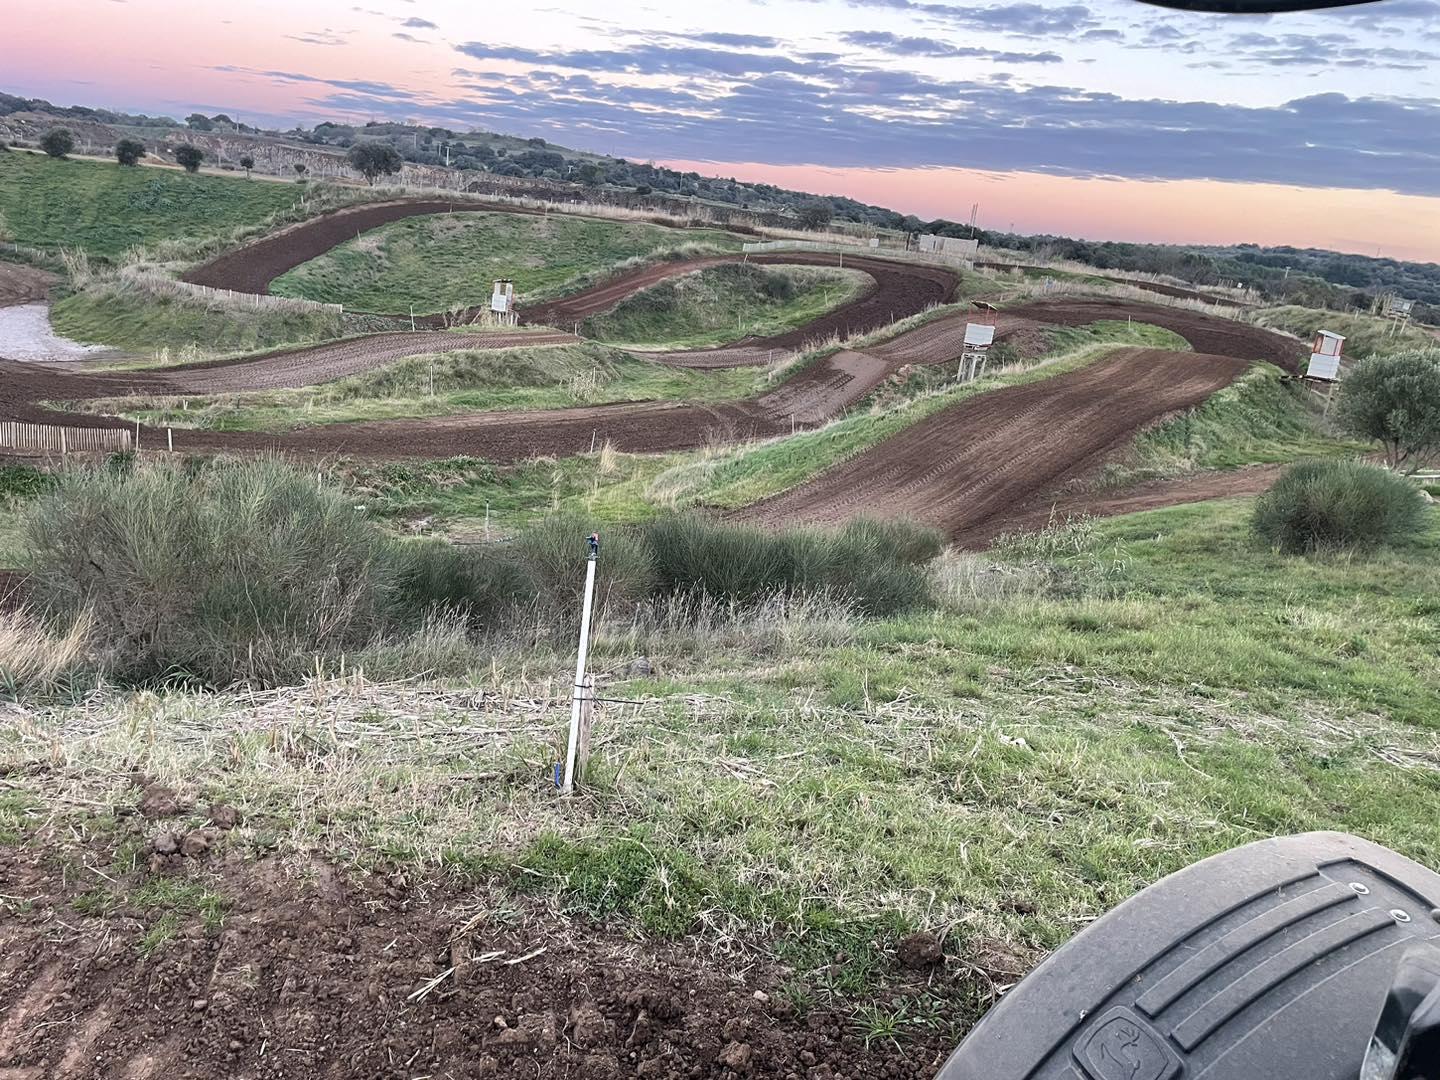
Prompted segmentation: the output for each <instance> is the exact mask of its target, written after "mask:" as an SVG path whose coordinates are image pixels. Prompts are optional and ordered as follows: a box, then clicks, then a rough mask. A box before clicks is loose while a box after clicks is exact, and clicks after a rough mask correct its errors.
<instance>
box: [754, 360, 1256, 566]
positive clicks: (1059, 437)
mask: <svg viewBox="0 0 1440 1080" xmlns="http://www.w3.org/2000/svg"><path fill="white" fill-rule="evenodd" d="M1248 367H1249V361H1248V360H1242V359H1237V358H1234V357H1228V356H1215V355H1208V354H1203V353H1180V352H1171V351H1167V350H1160V349H1125V350H1122V351H1120V352H1118V353H1117V354H1115V355H1113V356H1111V357H1109V358H1107V359H1105V360H1101V361H1098V362H1096V363H1094V364H1090V365H1087V366H1086V367H1083V368H1081V369H1079V370H1077V371H1072V372H1068V373H1066V374H1064V375H1057V376H1053V377H1051V378H1048V379H1042V380H1040V381H1038V382H1033V383H1028V384H1025V385H1021V386H1012V387H1007V388H1004V389H1000V390H993V391H990V392H989V393H984V394H979V395H977V396H975V397H973V398H970V399H968V400H966V401H963V402H960V403H958V404H956V405H953V406H951V407H950V408H947V409H945V410H943V411H941V412H939V413H936V414H935V415H933V416H931V417H928V418H927V419H925V420H922V421H920V422H919V423H917V424H914V425H912V426H911V427H908V428H906V429H905V430H904V431H902V432H900V433H899V434H897V435H895V436H894V437H892V438H890V439H887V440H885V441H884V442H882V443H880V444H879V445H878V446H876V447H874V448H872V449H871V450H869V451H866V452H864V453H861V454H858V455H856V456H855V457H852V458H850V459H849V460H848V461H845V462H843V463H841V464H840V465H837V466H835V467H833V468H831V469H829V470H827V471H826V472H824V473H822V474H821V475H820V476H818V477H816V478H815V479H814V480H811V481H809V482H808V483H805V484H802V485H800V486H799V487H796V488H792V489H791V490H789V491H787V492H784V493H782V494H780V495H777V496H774V497H772V498H770V499H767V500H764V501H763V502H760V503H757V504H756V505H755V506H753V507H749V508H747V509H746V510H744V511H741V512H740V513H739V514H738V515H736V516H737V517H739V518H741V519H744V520H748V521H754V522H757V523H760V524H765V525H779V524H788V523H793V522H806V523H813V524H821V525H831V524H838V523H840V522H843V521H845V520H848V519H850V518H852V517H856V516H858V515H860V514H862V513H863V514H871V515H878V516H881V517H888V518H904V519H908V520H914V521H921V522H925V523H927V524H931V525H935V526H937V527H939V528H942V529H944V530H945V532H946V533H947V534H949V536H950V537H951V538H952V539H954V540H957V541H963V540H965V539H967V538H969V537H972V536H974V535H977V534H982V533H985V532H986V531H987V529H990V530H993V531H991V532H990V535H993V532H994V531H999V527H998V523H997V521H996V520H995V519H997V518H998V519H1000V520H1001V521H1005V520H1008V517H1009V516H1010V515H1013V514H1015V513H1016V512H1017V510H1018V508H1021V507H1026V506H1027V505H1028V504H1030V503H1031V501H1032V500H1034V499H1035V498H1036V497H1037V495H1038V494H1039V493H1043V492H1045V491H1048V490H1053V489H1054V488H1056V487H1058V486H1059V485H1060V484H1063V483H1065V482H1066V481H1067V480H1071V479H1074V478H1075V477H1077V476H1079V475H1081V474H1084V473H1086V472H1088V471H1090V470H1091V469H1092V468H1093V467H1094V466H1095V465H1097V464H1098V462H1100V461H1101V460H1103V459H1104V458H1105V457H1106V456H1107V455H1108V454H1109V453H1110V452H1112V451H1114V450H1116V449H1119V448H1120V447H1121V446H1123V445H1124V444H1125V443H1126V442H1128V441H1129V439H1130V437H1131V436H1132V435H1133V433H1134V432H1136V431H1138V430H1140V429H1141V428H1143V427H1145V426H1146V425H1147V424H1150V423H1153V422H1154V421H1156V420H1158V419H1159V418H1160V417H1162V416H1164V415H1165V414H1167V413H1170V412H1174V411H1176V410H1179V409H1185V408H1188V407H1190V406H1192V405H1196V404H1199V403H1200V402H1202V401H1204V400H1205V399H1206V398H1208V397H1209V396H1210V395H1211V394H1213V393H1215V392H1216V391H1217V390H1220V389H1223V388H1224V387H1225V386H1228V385H1229V384H1230V383H1231V382H1233V381H1234V380H1235V379H1236V378H1238V377H1239V376H1240V375H1241V374H1243V373H1244V371H1245V370H1246V369H1247V368H1248Z"/></svg>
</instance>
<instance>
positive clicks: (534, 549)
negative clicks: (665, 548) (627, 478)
mask: <svg viewBox="0 0 1440 1080" xmlns="http://www.w3.org/2000/svg"><path fill="white" fill-rule="evenodd" d="M597 531H598V532H599V533H600V562H599V565H598V566H597V567H596V573H595V610H596V612H597V613H603V614H609V615H624V614H627V613H629V612H630V611H632V610H633V609H634V608H635V606H636V605H637V604H639V603H640V602H641V601H643V600H645V599H646V598H647V597H648V596H649V595H650V594H651V591H652V590H653V587H654V582H655V577H654V566H653V560H652V556H651V551H650V548H649V546H648V545H647V544H646V542H645V537H644V536H643V535H641V534H639V533H637V532H636V531H635V530H634V529H629V528H625V527H615V526H608V527H600V525H599V524H598V523H597V522H594V521H591V520H590V519H588V518H584V517H581V516H579V515H577V514H552V515H551V516H549V517H546V518H542V519H541V520H540V521H537V522H535V523H534V524H532V525H531V526H529V527H528V528H526V529H525V530H524V531H522V532H521V533H520V535H519V536H517V537H516V538H515V540H514V542H513V544H512V545H511V546H512V547H513V548H514V552H515V555H514V557H515V559H516V561H517V563H518V564H519V566H520V567H521V569H522V570H523V572H524V574H525V576H526V577H527V578H528V579H529V581H530V584H531V587H532V589H533V590H534V592H533V596H534V600H535V602H536V603H537V604H538V605H539V607H540V609H541V612H542V615H543V616H544V617H546V618H548V619H550V620H551V621H552V622H554V623H555V624H557V629H559V628H562V627H563V629H564V630H565V631H566V632H569V630H570V629H571V627H572V624H573V626H577V627H578V626H579V624H580V599H581V594H582V593H583V591H584V588H585V558H586V554H587V552H588V551H589V547H588V545H587V543H586V538H587V537H588V536H589V535H590V534H591V533H592V532H597Z"/></svg>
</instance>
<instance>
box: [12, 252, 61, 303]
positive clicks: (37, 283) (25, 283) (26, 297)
mask: <svg viewBox="0 0 1440 1080" xmlns="http://www.w3.org/2000/svg"><path fill="white" fill-rule="evenodd" d="M53 284H55V275H54V274H51V273H48V272H46V271H44V270H37V269H35V267H33V266H21V265H20V264H19V263H11V262H0V308H3V307H13V306H15V305H17V304H36V303H39V302H40V301H42V300H44V299H45V297H46V296H48V295H49V293H50V286H51V285H53Z"/></svg>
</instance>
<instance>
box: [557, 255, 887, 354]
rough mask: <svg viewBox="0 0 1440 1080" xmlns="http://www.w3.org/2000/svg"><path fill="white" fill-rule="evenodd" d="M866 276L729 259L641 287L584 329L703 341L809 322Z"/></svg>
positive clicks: (610, 335) (627, 337)
mask: <svg viewBox="0 0 1440 1080" xmlns="http://www.w3.org/2000/svg"><path fill="white" fill-rule="evenodd" d="M868 283H869V278H868V276H867V275H865V274H862V273H858V272H856V271H854V270H838V269H834V268H831V267H818V266H815V267H797V266H784V267H773V268H770V267H762V266H755V265H751V264H739V263H731V264H729V265H727V266H714V267H710V268H709V269H706V270H700V271H697V272H696V273H693V274H686V275H684V276H683V277H678V278H671V279H670V280H667V281H662V282H660V283H659V284H657V285H652V286H650V288H648V289H643V290H641V291H640V292H638V293H636V294H635V295H634V296H631V297H628V298H626V299H625V300H622V301H621V302H620V303H619V304H617V305H616V306H615V308H614V309H613V310H611V311H608V312H606V313H605V314H603V315H596V316H594V317H592V318H589V319H587V320H585V322H584V323H583V324H582V325H581V327H580V331H581V333H582V334H584V335H585V336H586V337H592V338H595V339H597V340H599V341H613V342H618V343H622V344H630V345H665V346H669V347H672V348H691V349H695V348H704V347H706V346H709V345H722V344H724V343H726V342H729V341H734V340H736V339H737V338H739V337H741V336H742V334H744V335H769V334H780V333H784V332H785V331H787V330H792V329H794V328H796V327H799V326H804V325H805V324H807V323H809V322H812V321H813V320H815V319H816V318H818V317H819V316H820V315H822V314H824V313H825V312H827V311H830V310H832V309H834V308H836V307H838V306H839V305H841V304H843V303H845V302H847V301H848V300H850V299H851V298H853V297H854V296H856V295H858V294H859V293H860V292H861V290H863V289H864V288H865V286H866V285H867V284H868Z"/></svg>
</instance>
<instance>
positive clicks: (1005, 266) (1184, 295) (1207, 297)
mask: <svg viewBox="0 0 1440 1080" xmlns="http://www.w3.org/2000/svg"><path fill="white" fill-rule="evenodd" d="M975 265H976V266H978V267H980V268H982V269H985V270H1006V271H1008V270H1021V271H1025V270H1043V269H1044V267H1043V266H1030V265H1026V264H1023V263H1007V262H987V261H981V260H976V262H975ZM1090 276H1091V277H1098V278H1104V279H1105V280H1106V281H1113V282H1115V284H1117V285H1129V286H1130V287H1131V288H1134V289H1144V290H1145V291H1146V292H1153V293H1159V294H1160V295H1161V296H1173V297H1175V298H1176V299H1179V300H1198V301H1200V302H1201V303H1204V304H1218V305H1219V306H1221V307H1231V308H1241V307H1244V306H1245V305H1244V304H1242V303H1241V302H1240V301H1238V300H1232V299H1230V298H1229V297H1226V296H1214V295H1212V294H1210V293H1207V292H1201V291H1200V290H1199V289H1187V288H1184V287H1183V286H1179V285H1166V284H1164V283H1163V282H1159V281H1145V280H1143V279H1141V278H1128V277H1115V276H1113V275H1111V274H1102V273H1100V272H1099V271H1096V272H1094V273H1093V274H1091V275H1090ZM1062 280H1063V279H1062Z"/></svg>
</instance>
